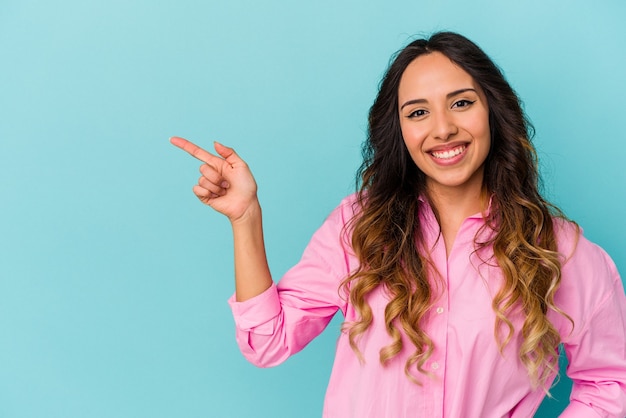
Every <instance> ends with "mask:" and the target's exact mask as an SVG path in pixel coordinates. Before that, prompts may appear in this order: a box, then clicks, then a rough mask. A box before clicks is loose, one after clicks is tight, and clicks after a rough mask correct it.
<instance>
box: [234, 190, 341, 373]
mask: <svg viewBox="0 0 626 418" xmlns="http://www.w3.org/2000/svg"><path fill="white" fill-rule="evenodd" d="M351 211H352V204H351V203H350V200H349V199H346V200H344V202H342V204H341V205H340V206H339V207H338V208H336V209H335V210H334V211H333V212H332V213H331V214H330V215H329V216H328V218H327V219H326V220H325V222H324V223H323V224H322V226H321V227H320V228H319V229H318V230H317V231H316V232H315V234H314V235H313V237H312V238H311V241H310V242H309V244H308V245H307V248H306V249H305V251H304V254H303V255H302V258H301V260H300V261H299V262H298V264H296V265H295V266H294V267H292V268H291V269H290V270H289V271H288V272H287V273H286V274H285V275H284V276H283V278H282V279H281V280H280V281H279V282H278V284H274V285H272V286H271V287H270V288H268V289H267V290H266V291H265V292H263V293H261V294H259V295H257V296H255V297H254V298H251V299H248V300H246V301H243V302H237V301H236V300H235V297H234V296H232V297H231V298H230V299H229V301H228V302H229V304H230V307H231V309H232V312H233V316H234V319H235V323H236V338H237V342H238V344H239V347H240V349H241V352H242V354H243V355H244V356H245V357H246V358H247V359H248V360H249V361H250V362H251V363H253V364H254V365H256V366H259V367H271V366H275V365H277V364H280V363H282V362H283V361H285V360H286V359H287V358H288V357H289V356H291V355H293V354H295V353H297V352H299V351H300V350H302V349H303V348H304V347H305V346H306V345H307V344H308V343H309V342H311V340H313V338H315V337H316V336H317V335H319V334H320V333H321V332H322V331H323V330H324V329H325V328H326V326H327V325H328V323H329V322H330V321H331V319H332V317H333V316H334V315H335V314H336V313H337V311H338V310H339V309H341V310H342V311H345V307H346V304H347V301H346V298H345V297H344V296H342V292H341V283H342V281H343V279H345V277H347V275H348V274H349V271H350V267H349V265H350V264H349V260H350V259H351V256H350V255H349V254H350V251H349V250H348V245H347V244H346V241H345V239H344V237H345V235H344V232H345V224H346V219H350V218H351V215H350V213H352V212H351Z"/></svg>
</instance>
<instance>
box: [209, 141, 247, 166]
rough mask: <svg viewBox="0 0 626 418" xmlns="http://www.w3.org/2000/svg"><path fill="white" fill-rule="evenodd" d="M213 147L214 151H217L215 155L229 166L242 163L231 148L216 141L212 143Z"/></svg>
mask: <svg viewBox="0 0 626 418" xmlns="http://www.w3.org/2000/svg"><path fill="white" fill-rule="evenodd" d="M213 147H214V148H215V151H217V153H218V154H219V155H220V156H221V157H222V158H224V159H225V160H226V162H227V163H229V164H230V165H233V164H234V163H237V162H241V161H242V159H241V157H239V155H237V153H236V152H235V150H234V149H232V148H229V147H227V146H225V145H222V144H220V143H219V142H217V141H215V142H213Z"/></svg>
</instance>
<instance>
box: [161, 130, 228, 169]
mask: <svg viewBox="0 0 626 418" xmlns="http://www.w3.org/2000/svg"><path fill="white" fill-rule="evenodd" d="M170 142H171V143H172V145H174V146H176V147H178V148H180V149H182V150H183V151H186V152H187V153H189V154H190V155H191V156H192V157H195V158H197V159H198V160H200V161H202V162H205V163H207V164H212V165H213V164H214V163H215V162H216V161H215V160H219V158H218V157H216V156H215V155H213V154H211V153H210V152H208V151H206V150H204V149H202V148H200V147H199V146H197V145H196V144H194V143H193V142H190V141H187V140H186V139H184V138H180V137H178V136H173V137H171V138H170Z"/></svg>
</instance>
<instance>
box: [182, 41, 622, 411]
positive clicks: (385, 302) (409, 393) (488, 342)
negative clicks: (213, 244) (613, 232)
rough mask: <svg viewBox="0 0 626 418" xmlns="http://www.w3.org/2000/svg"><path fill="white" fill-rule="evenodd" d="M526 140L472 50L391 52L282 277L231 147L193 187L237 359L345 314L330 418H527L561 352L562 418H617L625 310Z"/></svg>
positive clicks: (496, 75)
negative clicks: (350, 157) (212, 223)
mask: <svg viewBox="0 0 626 418" xmlns="http://www.w3.org/2000/svg"><path fill="white" fill-rule="evenodd" d="M530 137H531V128H530V126H529V124H528V123H527V121H526V119H525V117H524V114H523V112H522V109H521V106H520V102H519V99H518V97H517V96H516V94H515V92H514V91H513V90H512V88H511V87H510V85H509V84H508V83H507V82H506V80H505V79H504V77H503V75H502V74H501V72H500V71H499V70H498V68H497V67H496V66H495V64H494V63H493V62H492V61H491V60H490V59H489V58H488V57H487V56H486V55H485V54H484V52H483V51H482V50H480V48H478V47H477V46H476V45H475V44H473V43H472V42H471V41H469V40H468V39H466V38H464V37H462V36H460V35H458V34H454V33H449V32H442V33H437V34H435V35H433V36H432V37H431V38H430V39H426V40H416V41H414V42H412V43H411V44H409V45H408V46H407V47H406V48H404V49H403V50H402V51H400V52H399V53H398V54H397V55H396V57H395V59H394V60H393V62H392V64H391V65H390V67H389V69H388V71H387V73H386V75H385V76H384V78H383V80H382V83H381V86H380V91H379V93H378V96H377V98H376V101H375V102H374V104H373V106H372V108H371V110H370V115H369V133H368V139H367V141H366V144H365V146H364V162H363V164H362V166H361V169H360V171H359V176H360V188H359V190H358V192H357V193H356V194H355V195H353V196H350V197H348V198H346V199H345V200H344V201H343V202H342V203H341V205H340V206H339V207H338V208H337V209H335V211H333V213H332V214H331V215H330V216H329V218H328V219H327V220H326V221H325V222H324V224H323V225H322V227H321V228H320V229H319V230H318V231H317V232H316V233H315V235H314V236H313V238H312V240H311V243H310V244H309V246H308V247H307V249H306V250H305V253H304V255H303V258H302V260H301V261H300V262H299V263H298V264H297V265H296V266H295V267H294V268H292V269H291V270H290V271H289V272H288V273H287V274H286V275H285V276H284V277H283V278H282V279H281V281H280V282H279V283H278V285H275V284H273V282H272V278H271V276H270V272H269V268H268V266H267V260H266V256H265V249H264V243H263V231H262V225H261V208H260V205H259V203H258V200H257V195H256V190H257V189H256V184H255V182H254V179H253V177H252V175H251V174H250V171H249V169H248V167H247V166H246V164H245V163H244V162H243V161H242V160H241V159H240V158H239V157H238V156H237V154H236V153H235V152H234V151H233V150H232V149H230V148H227V147H224V146H223V145H220V144H217V143H216V144H215V150H216V151H217V153H218V154H219V156H215V155H212V154H210V153H208V152H206V151H204V150H202V149H201V148H199V147H197V146H195V145H193V144H192V143H190V142H188V141H186V140H184V139H182V138H172V143H173V144H174V145H176V146H178V147H180V148H183V149H184V150H186V151H188V152H189V153H191V154H192V155H194V156H195V157H197V158H199V159H200V160H202V161H203V162H205V164H204V165H202V166H201V169H200V170H201V172H202V176H201V178H200V180H199V182H198V185H196V186H195V187H194V193H195V194H196V195H197V196H198V198H200V199H201V200H202V201H203V202H204V203H206V204H208V205H210V206H211V207H213V208H214V209H215V210H217V211H219V212H221V213H223V214H224V215H226V216H227V217H228V218H229V219H230V221H231V224H232V227H233V233H234V242H235V276H236V292H235V295H234V296H233V298H232V299H231V300H230V303H231V306H232V309H233V313H234V316H235V319H236V322H237V339H238V342H239V345H240V347H241V350H242V352H243V354H244V355H245V356H246V357H247V358H248V359H249V360H250V361H251V362H253V363H254V364H257V365H259V366H272V365H275V364H278V363H280V362H282V361H284V360H285V359H286V358H287V357H288V356H290V355H292V354H294V353H296V352H298V351H299V350H301V349H302V348H303V347H304V346H305V345H306V344H307V343H308V342H309V341H311V340H312V339H313V338H314V337H315V336H317V335H318V334H319V333H320V332H321V331H322V330H323V329H324V327H325V326H326V325H327V324H328V322H329V321H330V320H331V318H332V316H333V315H334V314H335V313H336V312H337V310H339V309H340V310H341V311H342V313H343V315H344V316H345V319H346V322H345V326H344V329H343V332H342V334H341V336H340V337H339V341H338V344H337V353H336V359H335V364H334V367H333V371H332V375H331V379H330V382H329V386H328V390H327V394H326V401H325V405H324V416H325V417H339V418H347V417H359V418H362V417H376V418H380V417H390V418H391V417H393V418H400V417H416V416H419V417H483V418H484V417H529V416H532V415H533V413H534V412H535V411H536V410H537V408H538V406H539V404H540V403H541V400H542V399H543V397H544V396H545V394H546V392H547V391H548V389H549V388H550V385H551V384H552V382H553V380H554V378H555V376H556V374H557V372H558V370H557V369H558V365H557V359H558V346H559V344H562V345H563V347H564V349H565V352H566V354H567V356H568V358H569V362H570V365H569V367H568V376H569V377H570V378H571V379H572V380H573V383H574V386H573V390H572V397H571V402H570V404H569V406H568V407H567V409H566V410H565V412H564V413H563V415H562V416H564V417H583V416H585V417H587V416H603V417H605V416H611V417H623V416H625V415H626V300H625V297H624V291H623V288H622V283H621V280H620V277H619V274H618V272H617V270H616V267H615V265H614V264H613V262H612V261H611V260H610V258H609V257H608V256H607V255H606V253H605V252H604V251H603V250H602V249H600V248H599V247H597V246H595V245H594V244H592V243H590V242H589V241H587V240H586V239H585V238H584V237H583V236H582V235H581V232H580V231H579V229H578V227H577V226H576V225H575V224H574V223H572V222H569V221H567V220H566V219H565V218H564V216H563V215H562V214H561V213H560V212H559V211H558V209H556V208H554V207H553V206H551V205H550V204H549V203H548V202H546V201H545V200H544V199H543V198H542V197H541V195H540V193H539V191H538V186H537V182H538V172H537V163H536V156H535V150H534V148H533V146H532V144H531V142H530Z"/></svg>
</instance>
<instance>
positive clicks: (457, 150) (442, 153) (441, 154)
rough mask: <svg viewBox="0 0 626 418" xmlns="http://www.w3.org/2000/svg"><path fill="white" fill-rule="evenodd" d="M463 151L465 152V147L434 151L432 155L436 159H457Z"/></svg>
mask: <svg viewBox="0 0 626 418" xmlns="http://www.w3.org/2000/svg"><path fill="white" fill-rule="evenodd" d="M463 151H465V145H462V146H460V147H458V148H454V149H451V150H447V151H433V152H432V153H431V154H432V155H433V156H434V157H435V158H442V159H447V158H452V157H455V156H457V155H459V154H460V153H462V152H463Z"/></svg>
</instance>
